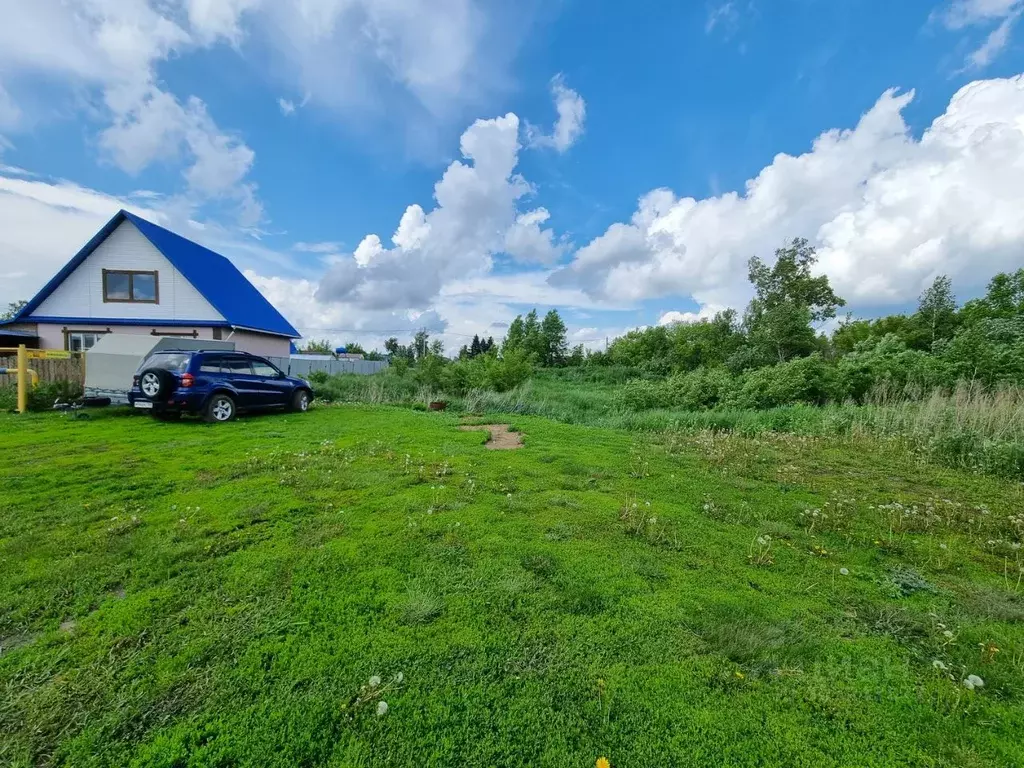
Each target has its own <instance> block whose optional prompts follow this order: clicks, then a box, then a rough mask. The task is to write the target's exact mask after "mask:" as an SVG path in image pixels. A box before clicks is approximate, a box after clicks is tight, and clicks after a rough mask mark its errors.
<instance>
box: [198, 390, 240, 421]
mask: <svg viewBox="0 0 1024 768" xmlns="http://www.w3.org/2000/svg"><path fill="white" fill-rule="evenodd" d="M203 418H204V419H206V420H207V421H209V422H224V421H231V420H232V419H233V418H235V401H234V398H232V397H231V395H226V394H224V393H223V392H218V393H217V394H215V395H213V396H212V397H211V398H210V401H209V402H208V403H207V404H206V411H205V413H204V414H203Z"/></svg>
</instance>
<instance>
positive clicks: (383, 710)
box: [377, 701, 388, 717]
mask: <svg viewBox="0 0 1024 768" xmlns="http://www.w3.org/2000/svg"><path fill="white" fill-rule="evenodd" d="M387 713H388V703H387V702H386V701H378V702H377V717H381V716H382V715H386V714H387Z"/></svg>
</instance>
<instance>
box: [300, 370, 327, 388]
mask: <svg viewBox="0 0 1024 768" xmlns="http://www.w3.org/2000/svg"><path fill="white" fill-rule="evenodd" d="M330 378H331V375H330V374H329V373H327V371H310V372H309V373H308V374H307V375H306V377H305V379H306V381H308V382H309V383H310V384H312V385H314V386H316V385H319V384H326V383H327V380H328V379H330Z"/></svg>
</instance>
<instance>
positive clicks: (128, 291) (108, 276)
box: [103, 269, 160, 304]
mask: <svg viewBox="0 0 1024 768" xmlns="http://www.w3.org/2000/svg"><path fill="white" fill-rule="evenodd" d="M103 301H105V302H122V303H129V302H130V303H135V304H159V303H160V281H159V274H158V273H157V272H140V271H136V270H126V269H104V270H103Z"/></svg>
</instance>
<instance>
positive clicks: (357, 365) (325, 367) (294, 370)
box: [267, 357, 388, 377]
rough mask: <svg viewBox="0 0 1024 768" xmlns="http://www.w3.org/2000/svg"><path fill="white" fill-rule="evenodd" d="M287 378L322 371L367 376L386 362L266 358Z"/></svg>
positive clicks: (379, 369)
mask: <svg viewBox="0 0 1024 768" xmlns="http://www.w3.org/2000/svg"><path fill="white" fill-rule="evenodd" d="M267 360H269V361H270V362H272V363H273V364H274V365H276V366H277V367H278V368H280V369H281V370H282V371H284V372H285V373H287V374H288V375H289V376H299V377H303V376H308V375H309V374H310V373H311V372H313V371H324V372H325V373H328V374H332V375H333V374H335V373H358V374H360V375H362V376H369V375H370V374H373V373H378V372H380V371H382V370H384V369H385V368H387V367H388V363H387V361H386V360H294V359H292V358H290V357H268V358H267Z"/></svg>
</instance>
